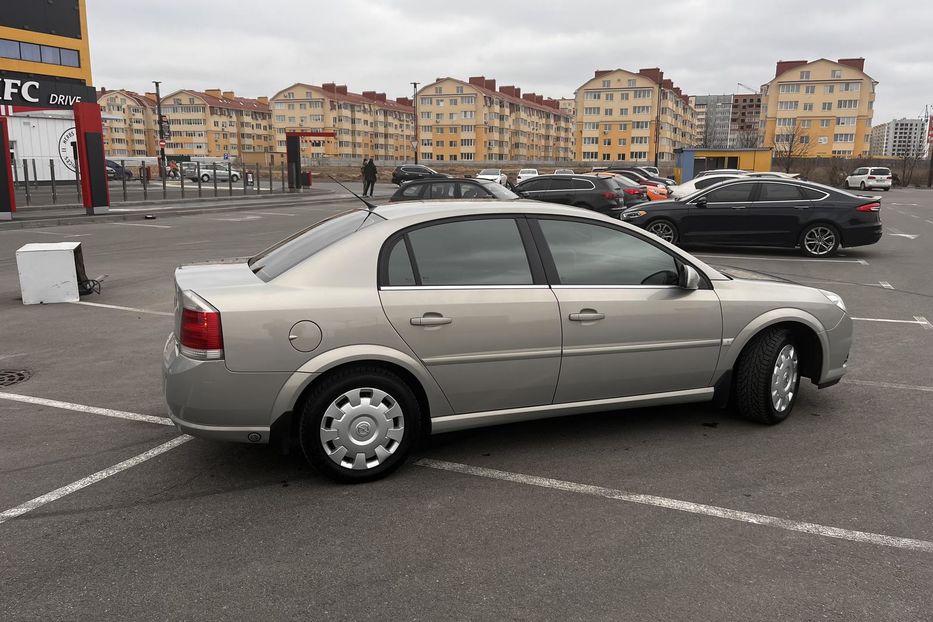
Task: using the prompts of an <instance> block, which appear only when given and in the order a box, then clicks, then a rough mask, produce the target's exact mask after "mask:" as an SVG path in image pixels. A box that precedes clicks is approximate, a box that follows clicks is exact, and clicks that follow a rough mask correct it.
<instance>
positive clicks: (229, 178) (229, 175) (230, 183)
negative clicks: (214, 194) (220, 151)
mask: <svg viewBox="0 0 933 622" xmlns="http://www.w3.org/2000/svg"><path fill="white" fill-rule="evenodd" d="M227 196H231V197H232V196H233V170H232V169H231V168H230V163H229V162H227Z"/></svg>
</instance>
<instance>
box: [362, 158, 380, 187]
mask: <svg viewBox="0 0 933 622" xmlns="http://www.w3.org/2000/svg"><path fill="white" fill-rule="evenodd" d="M378 176H379V172H378V171H377V170H376V161H375V160H373V159H372V158H370V160H369V161H368V162H367V163H366V166H365V167H364V170H363V180H364V183H363V196H364V197H365V196H366V191H367V190H369V196H373V190H375V188H376V179H377V178H378Z"/></svg>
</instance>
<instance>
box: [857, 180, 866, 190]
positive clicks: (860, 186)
mask: <svg viewBox="0 0 933 622" xmlns="http://www.w3.org/2000/svg"><path fill="white" fill-rule="evenodd" d="M858 189H859V190H864V189H865V182H864V181H863V182H861V183H860V184H859V185H858Z"/></svg>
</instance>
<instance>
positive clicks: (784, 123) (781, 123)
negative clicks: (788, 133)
mask: <svg viewBox="0 0 933 622" xmlns="http://www.w3.org/2000/svg"><path fill="white" fill-rule="evenodd" d="M777 126H778V127H793V126H794V120H793V119H791V118H790V117H788V118H786V119H778V120H777Z"/></svg>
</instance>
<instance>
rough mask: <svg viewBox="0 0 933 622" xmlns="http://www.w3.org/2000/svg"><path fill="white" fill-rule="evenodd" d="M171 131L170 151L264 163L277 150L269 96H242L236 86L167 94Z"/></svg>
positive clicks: (167, 151)
mask: <svg viewBox="0 0 933 622" xmlns="http://www.w3.org/2000/svg"><path fill="white" fill-rule="evenodd" d="M162 114H163V115H165V117H166V119H167V120H168V124H169V128H170V130H171V136H170V137H169V138H168V140H167V141H166V145H165V154H166V155H168V156H173V155H177V156H202V157H210V158H222V157H225V156H226V157H227V158H229V159H230V160H240V161H243V162H246V163H248V164H254V163H259V164H265V163H267V162H269V161H270V156H271V154H272V152H273V150H274V145H275V144H274V142H273V135H274V134H273V128H272V112H271V109H270V108H269V99H268V98H266V97H260V98H258V99H250V98H248V97H238V96H237V95H236V94H235V93H234V92H233V91H221V90H220V89H208V90H205V91H203V92H202V91H192V90H187V89H185V90H181V91H176V92H174V93H172V94H170V95H166V96H165V97H163V98H162Z"/></svg>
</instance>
